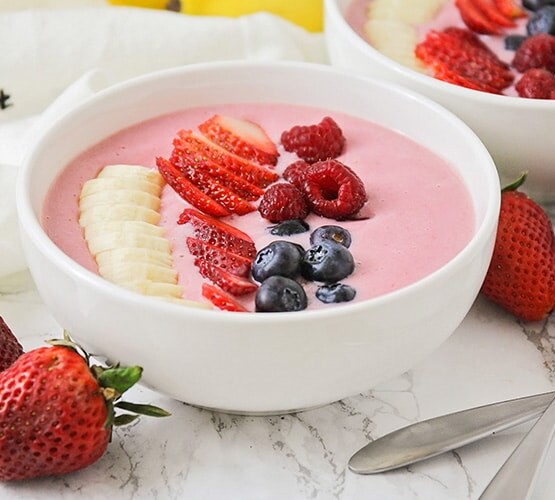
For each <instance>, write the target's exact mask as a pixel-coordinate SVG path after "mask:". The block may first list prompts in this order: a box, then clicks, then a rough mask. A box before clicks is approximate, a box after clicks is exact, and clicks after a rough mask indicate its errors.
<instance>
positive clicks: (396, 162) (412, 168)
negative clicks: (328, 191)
mask: <svg viewBox="0 0 555 500" xmlns="http://www.w3.org/2000/svg"><path fill="white" fill-rule="evenodd" d="M216 113H218V114H224V115H230V116H236V117H239V118H244V119H249V120H252V121H254V122H256V123H258V124H260V125H261V126H262V127H263V128H264V129H265V130H266V132H267V133H268V135H269V136H270V137H271V138H272V140H274V142H275V143H276V144H278V149H279V152H280V158H279V162H278V165H277V166H276V167H275V168H276V171H277V172H278V173H281V172H283V170H284V169H285V167H287V165H289V164H290V163H291V162H292V161H294V160H296V159H297V157H296V156H295V155H293V154H291V153H287V152H285V151H284V150H283V148H282V147H281V145H279V138H280V135H281V132H282V131H284V130H288V129H290V128H291V127H292V126H294V125H297V124H311V123H318V122H319V121H320V120H321V119H322V118H323V117H324V116H326V115H330V116H332V117H333V118H334V119H335V120H336V122H337V123H338V124H339V126H340V127H341V128H342V130H343V133H344V136H345V137H346V148H345V151H344V153H343V154H342V155H341V156H340V157H339V158H338V159H339V160H340V161H342V162H344V163H345V164H347V165H349V166H350V167H351V168H353V169H354V170H355V171H356V172H357V173H358V175H359V176H360V177H361V179H362V180H363V181H364V183H365V186H366V191H367V193H368V202H367V204H366V205H365V207H364V208H363V209H362V214H364V215H368V216H369V218H368V219H366V220H360V221H347V222H340V223H339V225H341V226H343V227H345V228H346V229H348V230H349V231H350V232H351V234H352V238H353V243H352V245H351V247H350V250H351V252H352V254H353V257H354V259H355V261H356V269H355V271H354V273H353V274H352V275H351V276H349V277H348V278H346V279H345V280H343V281H344V282H345V283H348V284H350V285H351V286H353V287H354V288H355V289H356V290H357V295H356V299H355V300H357V301H359V300H365V299H370V298H372V297H377V296H379V295H382V294H386V293H389V292H392V291H394V290H397V289H399V288H402V287H404V286H407V285H409V284H411V283H413V282H415V281H417V280H419V279H421V278H423V277H424V276H426V275H428V274H430V273H431V272H433V271H434V270H436V269H438V268H439V267H441V266H442V265H443V264H445V263H446V262H448V261H449V260H450V259H452V258H453V257H454V256H455V255H456V254H457V253H458V252H459V251H460V250H461V249H462V248H463V247H464V246H465V245H466V244H467V243H468V241H469V240H470V238H471V237H472V235H473V232H474V221H475V217H474V212H473V208H472V204H471V200H470V196H469V194H468V192H467V190H466V188H465V186H464V185H463V182H462V180H461V179H460V178H459V176H458V174H457V173H456V172H455V171H454V170H453V169H452V168H451V166H450V165H449V163H448V162H447V161H445V160H444V159H442V158H439V157H438V156H436V155H435V154H433V153H432V152H431V151H429V150H427V149H425V148H424V147H422V146H420V145H418V144H416V143H415V142H413V141H412V140H409V139H408V138H406V137H405V136H403V135H401V134H398V133H396V132H393V131H391V130H388V129H385V128H383V127H381V126H379V125H377V124H375V123H371V122H368V121H365V120H362V119H359V118H355V117H352V116H348V115H345V114H340V113H336V112H333V113H330V112H326V111H323V110H321V109H314V108H308V107H298V106H288V105H282V104H279V105H273V104H240V105H227V106H218V107H209V108H198V109H189V110H185V111H180V112H176V113H173V114H170V115H165V116H161V117H159V118H156V119H153V120H149V121H147V122H144V123H141V124H138V125H136V126H133V127H131V128H128V129H125V130H122V131H121V132H119V133H117V134H115V135H113V136H111V137H109V138H107V139H106V140H104V141H102V142H101V143H99V144H97V145H95V146H94V147H92V148H91V149H89V150H87V151H85V152H84V153H82V154H81V155H80V156H78V157H77V158H76V159H74V160H73V161H72V162H71V163H70V164H69V165H68V166H67V167H66V168H65V169H64V170H63V171H62V173H61V175H60V176H59V177H58V178H57V180H56V181H55V182H54V184H53V186H52V188H51V189H50V192H49V194H48V196H47V198H46V201H45V204H44V207H43V213H42V222H43V226H44V228H45V230H46V232H47V233H48V235H49V236H50V238H51V239H52V240H53V241H54V242H55V243H56V244H57V245H58V246H59V247H60V248H61V249H62V250H63V251H64V252H65V253H67V254H68V255H69V256H70V257H72V258H73V259H75V260H76V261H77V262H78V263H80V264H81V265H83V266H85V267H86V268H88V269H90V270H92V271H95V272H96V264H95V262H94V260H93V258H92V257H91V255H90V254H89V252H88V249H87V247H86V244H85V241H84V239H83V234H82V231H81V228H80V227H79V225H78V222H77V220H78V204H77V199H78V195H79V192H80V190H81V186H82V185H83V183H84V182H85V181H86V180H87V179H90V178H92V177H94V176H95V175H96V174H97V173H98V172H99V170H100V169H101V168H102V167H103V166H104V165H108V164H113V163H129V164H140V165H145V166H147V167H152V168H154V167H155V157H156V156H164V157H168V156H169V154H170V151H171V149H172V139H173V137H174V136H175V134H176V132H177V130H179V129H182V128H184V129H192V130H196V127H197V125H198V124H200V123H201V122H203V121H204V120H206V119H207V118H209V117H210V116H212V115H213V114H216ZM188 206H189V205H188V204H187V203H186V202H185V201H183V200H182V199H181V198H179V197H178V196H177V195H176V194H175V192H174V191H173V190H172V189H171V188H170V187H169V186H165V187H164V190H163V193H162V209H161V211H162V219H161V225H163V226H164V227H165V228H166V230H167V237H168V238H169V239H170V240H171V242H172V244H173V257H174V263H175V266H176V269H177V270H178V272H179V283H180V284H181V285H182V286H183V288H184V297H185V298H187V299H192V300H202V301H204V299H202V297H201V284H202V282H203V279H202V278H201V276H200V275H199V273H198V272H197V269H196V268H195V267H194V265H193V257H192V256H191V255H190V254H189V251H188V249H187V247H186V244H185V238H186V237H187V236H188V235H192V229H191V227H190V225H189V224H186V225H178V224H176V220H177V218H178V216H179V214H180V213H181V211H182V210H183V209H184V208H185V207H188ZM225 221H226V222H228V223H230V224H232V225H234V226H236V227H238V228H239V229H241V230H243V231H245V232H246V233H248V234H249V235H250V236H251V237H252V238H253V240H254V241H255V244H256V247H257V249H261V248H262V247H264V246H265V245H266V244H268V243H269V242H270V241H272V240H275V239H280V237H277V236H273V235H271V234H270V233H269V230H268V227H269V226H270V225H271V223H269V222H268V221H266V220H264V219H263V218H262V217H261V216H260V214H259V213H258V212H257V211H255V212H253V213H250V214H248V215H245V216H232V217H229V218H226V219H225ZM306 221H307V222H308V223H309V225H310V228H311V230H310V231H309V232H308V233H304V234H301V235H297V236H295V238H291V239H293V241H297V242H299V243H301V244H302V245H303V246H304V247H305V248H308V247H309V246H310V245H309V242H308V238H309V234H310V232H311V231H312V230H314V229H316V228H317V227H319V226H321V225H324V224H337V222H336V221H335V220H331V219H326V218H323V217H320V216H316V215H314V214H311V215H309V217H308V218H307V219H306ZM281 238H283V239H288V237H281ZM306 290H307V295H308V299H309V308H315V307H336V305H329V304H322V303H320V301H319V300H318V299H316V298H315V296H314V291H315V285H314V284H311V285H308V286H307V287H306ZM253 300H254V296H253V295H250V296H248V297H245V298H243V299H242V301H243V302H244V303H245V304H246V305H247V307H248V308H249V309H250V310H253V309H254V306H253Z"/></svg>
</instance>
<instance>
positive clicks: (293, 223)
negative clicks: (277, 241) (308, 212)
mask: <svg viewBox="0 0 555 500" xmlns="http://www.w3.org/2000/svg"><path fill="white" fill-rule="evenodd" d="M309 229H310V227H309V225H308V224H307V223H306V222H305V221H304V220H302V219H289V220H284V221H283V222H281V223H279V224H276V225H275V226H272V227H271V228H270V233H272V234H274V235H276V236H291V235H292V234H301V233H306V232H307V231H308V230H309Z"/></svg>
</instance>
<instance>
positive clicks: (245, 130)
mask: <svg viewBox="0 0 555 500" xmlns="http://www.w3.org/2000/svg"><path fill="white" fill-rule="evenodd" d="M198 128H199V130H200V131H201V133H202V135H204V136H205V137H207V138H208V139H210V140H211V141H213V142H215V143H216V144H218V145H219V146H221V147H222V148H224V149H226V150H227V151H229V152H230V153H233V154H236V155H237V156H240V157H241V158H245V159H246V160H252V161H256V162H257V163H260V164H261V165H266V164H269V165H275V164H276V163H277V159H278V156H279V153H278V151H277V148H276V145H275V144H274V143H273V142H272V140H271V139H270V138H269V137H268V135H267V134H266V132H265V131H264V130H263V129H262V127H260V125H258V124H256V123H254V122H251V121H248V120H242V119H240V118H234V117H231V116H224V115H214V116H212V117H211V118H209V119H208V120H206V121H205V122H203V123H201V124H200V125H199V127H198Z"/></svg>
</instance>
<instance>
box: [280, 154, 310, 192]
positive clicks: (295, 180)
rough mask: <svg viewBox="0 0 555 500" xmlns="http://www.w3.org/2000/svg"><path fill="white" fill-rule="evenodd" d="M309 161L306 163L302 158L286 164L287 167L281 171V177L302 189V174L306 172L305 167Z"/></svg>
mask: <svg viewBox="0 0 555 500" xmlns="http://www.w3.org/2000/svg"><path fill="white" fill-rule="evenodd" d="M309 165H310V163H307V162H306V161H304V160H297V161H294V162H293V163H291V164H290V165H288V166H287V168H286V169H285V170H284V171H283V175H282V177H283V178H284V179H285V180H286V181H287V182H290V183H291V184H293V186H295V187H296V188H298V189H300V190H301V191H302V189H303V183H304V174H305V172H306V169H307V167H308V166H309Z"/></svg>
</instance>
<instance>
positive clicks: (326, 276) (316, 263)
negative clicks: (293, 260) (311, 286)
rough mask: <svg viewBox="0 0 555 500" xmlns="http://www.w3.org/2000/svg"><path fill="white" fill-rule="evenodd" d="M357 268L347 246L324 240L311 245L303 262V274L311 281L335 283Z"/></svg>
mask: <svg viewBox="0 0 555 500" xmlns="http://www.w3.org/2000/svg"><path fill="white" fill-rule="evenodd" d="M354 270H355V261H354V259H353V256H352V254H351V252H349V250H347V248H345V247H344V246H343V245H340V244H338V243H331V242H323V243H319V244H318V245H314V246H312V247H310V248H309V249H308V250H307V251H306V252H305V254H304V257H303V260H302V263H301V273H302V275H303V276H304V277H305V278H306V279H309V280H311V281H322V282H324V283H335V282H336V281H340V280H342V279H343V278H346V277H347V276H349V275H350V274H351V273H352V272H353V271H354Z"/></svg>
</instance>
